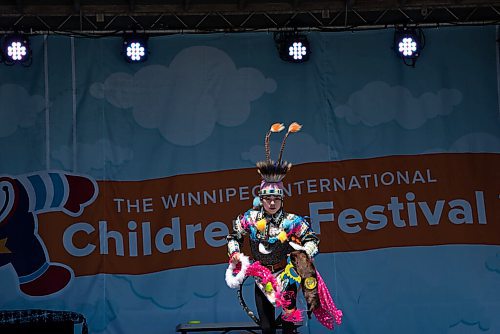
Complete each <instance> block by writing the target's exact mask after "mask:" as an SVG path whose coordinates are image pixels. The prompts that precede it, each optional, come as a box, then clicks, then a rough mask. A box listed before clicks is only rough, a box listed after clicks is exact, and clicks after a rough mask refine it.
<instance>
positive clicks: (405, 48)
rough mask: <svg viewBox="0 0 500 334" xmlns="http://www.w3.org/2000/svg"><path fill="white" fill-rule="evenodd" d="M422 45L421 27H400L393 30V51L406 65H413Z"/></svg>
mask: <svg viewBox="0 0 500 334" xmlns="http://www.w3.org/2000/svg"><path fill="white" fill-rule="evenodd" d="M424 45H425V38H424V33H423V32H422V30H421V29H408V28H400V29H397V30H396V31H395V32H394V46H393V48H394V51H395V52H396V54H397V55H398V57H400V58H401V59H402V60H403V62H404V63H405V64H406V65H408V66H412V67H415V63H416V62H417V59H418V57H420V53H421V51H422V49H423V48H424Z"/></svg>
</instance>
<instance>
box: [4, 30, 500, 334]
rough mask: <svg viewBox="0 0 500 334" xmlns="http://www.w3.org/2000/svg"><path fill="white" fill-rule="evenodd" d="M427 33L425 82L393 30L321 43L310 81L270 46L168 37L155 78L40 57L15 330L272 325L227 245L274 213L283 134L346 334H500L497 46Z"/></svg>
mask: <svg viewBox="0 0 500 334" xmlns="http://www.w3.org/2000/svg"><path fill="white" fill-rule="evenodd" d="M424 32H425V35H426V40H427V45H426V48H425V49H424V50H423V51H422V53H421V57H420V58H419V59H418V61H417V63H416V66H415V67H409V66H405V64H404V63H403V62H402V61H401V59H399V58H398V57H397V56H396V55H395V54H394V50H392V49H391V45H390V43H391V42H392V37H393V32H392V31H389V30H380V31H363V32H361V31H359V32H355V33H351V32H349V33H343V32H339V33H323V32H321V33H320V32H310V33H307V37H308V39H309V41H310V43H311V48H312V51H313V53H312V55H311V58H310V60H309V61H308V62H307V63H304V64H291V63H285V62H283V61H282V60H281V59H280V58H279V56H278V53H277V50H276V46H275V45H274V41H273V38H272V36H271V35H270V34H267V33H244V34H209V35H200V36H198V35H178V36H157V37H151V38H150V40H149V46H150V48H151V52H150V55H149V58H148V61H147V62H145V63H140V64H129V63H126V62H125V61H124V60H123V57H122V55H121V54H120V47H121V39H120V38H119V37H105V38H100V39H87V38H76V37H66V36H54V35H49V36H33V37H32V38H31V46H32V49H33V62H32V65H31V66H29V67H23V66H17V65H16V66H10V67H7V66H0V78H1V80H0V150H1V152H2V158H1V159H0V286H1V287H0V323H1V322H3V321H4V320H3V319H11V320H12V319H14V318H13V316H12V314H13V313H7V311H19V314H21V315H22V314H27V313H26V312H25V313H23V311H27V310H32V309H37V310H53V311H65V312H75V313H77V314H79V315H81V316H83V317H84V318H85V319H86V321H87V324H88V327H89V332H90V333H92V334H100V333H106V334H108V333H109V334H115V333H116V334H118V333H119V334H129V333H137V332H143V333H148V334H149V333H152V334H155V333H173V332H174V331H175V327H176V326H177V325H178V324H180V323H185V322H188V321H193V320H195V321H200V322H230V321H250V319H248V317H247V315H246V314H245V312H244V311H243V309H242V308H241V307H240V305H239V302H238V299H237V297H236V292H235V290H233V289H230V288H229V287H228V286H227V285H226V283H225V281H224V274H225V270H226V268H227V249H226V236H227V234H228V233H230V232H231V230H232V222H233V219H235V217H237V216H238V215H239V214H241V213H244V212H245V211H246V210H248V209H250V208H251V207H252V205H253V201H254V198H255V197H256V196H257V194H258V190H259V184H260V177H259V174H258V173H257V169H256V167H255V164H256V163H257V162H258V161H261V160H264V159H265V154H264V136H265V134H266V132H267V131H268V129H269V126H270V125H271V124H273V123H275V122H283V123H285V124H286V125H288V124H290V123H292V122H293V121H297V122H299V123H301V124H302V125H303V128H302V130H301V131H300V132H298V133H293V134H290V136H289V137H288V138H287V141H286V147H285V148H284V151H283V158H284V160H286V161H289V162H291V163H292V164H293V167H292V169H291V171H290V172H289V173H288V175H287V176H286V178H285V179H284V186H285V190H284V192H285V199H284V202H283V205H284V208H285V210H286V211H288V212H291V213H296V214H298V215H301V216H304V217H306V219H307V220H308V221H309V222H310V223H311V226H312V228H313V230H314V231H315V232H316V233H317V234H318V236H319V238H320V244H319V249H320V253H319V254H318V255H317V256H316V258H315V263H316V266H317V268H318V270H319V272H320V273H321V276H322V277H323V279H324V280H325V282H326V284H327V286H328V287H329V289H330V291H331V293H332V295H333V297H334V299H335V302H336V304H337V306H338V307H339V308H340V309H342V311H343V312H344V319H343V324H342V325H340V326H337V327H336V328H335V331H336V332H338V333H353V334H354V333H356V334H357V333H394V334H396V333H397V334H399V333H409V334H413V333H414V334H420V333H436V334H437V333H439V334H441V333H449V334H459V333H483V332H487V333H496V332H500V318H499V317H498V314H499V312H500V297H499V295H498V291H500V276H499V275H500V173H499V170H500V121H499V120H500V109H499V105H500V103H499V97H498V95H499V91H500V90H499V85H498V79H499V78H498V74H497V73H499V72H498V70H499V67H500V65H499V61H498V42H497V41H498V34H497V29H496V27H454V28H440V29H426V30H425V31H424ZM282 140H283V135H281V134H272V136H271V137H270V149H271V158H272V159H276V157H277V155H278V154H279V152H280V149H282ZM245 241H247V240H245ZM243 252H245V253H249V252H250V250H249V247H248V244H245V245H244V247H243ZM252 289H253V282H251V281H250V280H248V281H246V283H245V285H244V296H245V298H246V300H247V302H248V304H249V306H250V308H252V309H253V310H254V311H255V308H254V304H253V295H252V291H253V290H252ZM298 306H299V308H301V309H303V308H304V307H305V302H304V300H303V299H302V297H300V298H299V305H298ZM14 314H17V313H14ZM71 314H72V313H71ZM72 316H74V314H72ZM381 319H383V321H381ZM6 321H8V320H6ZM12 321H13V320H12ZM80 329H81V328H79V327H78V326H77V331H78V330H80ZM300 331H301V333H313V334H316V333H326V332H328V331H327V329H326V328H324V327H322V326H321V325H320V324H319V322H317V321H316V320H315V319H314V318H313V319H307V318H306V319H305V322H304V325H303V326H302V327H301V329H300Z"/></svg>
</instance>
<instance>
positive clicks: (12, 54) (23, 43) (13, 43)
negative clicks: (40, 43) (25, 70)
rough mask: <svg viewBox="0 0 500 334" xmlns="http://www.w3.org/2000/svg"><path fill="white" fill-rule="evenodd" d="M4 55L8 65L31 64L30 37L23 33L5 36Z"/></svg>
mask: <svg viewBox="0 0 500 334" xmlns="http://www.w3.org/2000/svg"><path fill="white" fill-rule="evenodd" d="M2 57H3V61H4V62H5V64H7V65H13V64H17V63H19V64H23V65H30V64H31V48H30V43H29V39H28V37H26V36H25V35H21V34H12V35H7V36H5V38H4V40H3V44H2Z"/></svg>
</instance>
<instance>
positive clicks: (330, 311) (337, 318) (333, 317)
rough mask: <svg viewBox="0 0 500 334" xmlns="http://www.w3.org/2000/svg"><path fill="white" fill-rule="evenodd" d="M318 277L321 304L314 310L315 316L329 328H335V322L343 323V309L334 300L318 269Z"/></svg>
mask: <svg viewBox="0 0 500 334" xmlns="http://www.w3.org/2000/svg"><path fill="white" fill-rule="evenodd" d="M316 275H317V279H318V294H319V300H320V302H321V306H320V307H318V308H317V309H315V310H314V311H313V313H314V316H315V317H316V319H318V321H319V322H320V323H321V324H322V325H323V326H325V327H326V328H328V329H330V330H331V329H333V326H334V322H335V323H336V324H337V325H340V324H341V323H342V311H341V310H339V309H338V308H337V307H336V306H335V303H334V302H333V299H332V296H331V295H330V292H329V291H328V288H327V287H326V284H325V282H324V281H323V278H322V277H321V275H320V274H319V272H318V271H316Z"/></svg>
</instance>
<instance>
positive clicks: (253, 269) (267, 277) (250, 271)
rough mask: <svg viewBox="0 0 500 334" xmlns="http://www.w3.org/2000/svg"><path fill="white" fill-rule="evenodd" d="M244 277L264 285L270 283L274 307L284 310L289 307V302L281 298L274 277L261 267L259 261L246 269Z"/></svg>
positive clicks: (281, 295)
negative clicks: (252, 278) (274, 299)
mask: <svg viewBox="0 0 500 334" xmlns="http://www.w3.org/2000/svg"><path fill="white" fill-rule="evenodd" d="M246 276H254V277H257V278H259V279H260V281H261V282H262V284H264V285H266V284H267V283H269V282H271V285H272V287H273V290H274V295H275V297H276V306H279V307H281V308H284V307H287V306H289V305H290V301H289V300H286V299H285V298H283V294H282V293H281V291H280V289H279V287H278V282H277V281H276V277H274V275H273V274H272V273H271V271H270V270H269V269H267V268H266V267H264V266H262V265H261V264H260V262H259V261H256V262H254V263H252V264H251V265H250V266H249V267H248V268H247V271H246Z"/></svg>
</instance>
